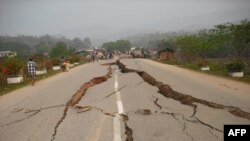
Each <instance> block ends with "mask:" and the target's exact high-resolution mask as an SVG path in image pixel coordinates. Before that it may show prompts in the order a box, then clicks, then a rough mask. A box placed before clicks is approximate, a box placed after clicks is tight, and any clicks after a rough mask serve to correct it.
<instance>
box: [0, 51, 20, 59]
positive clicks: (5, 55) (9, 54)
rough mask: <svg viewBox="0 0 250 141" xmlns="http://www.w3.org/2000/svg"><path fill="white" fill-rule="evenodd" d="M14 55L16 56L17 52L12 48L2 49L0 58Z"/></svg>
mask: <svg viewBox="0 0 250 141" xmlns="http://www.w3.org/2000/svg"><path fill="white" fill-rule="evenodd" d="M14 56H16V52H12V51H10V50H7V51H0V58H3V57H14Z"/></svg>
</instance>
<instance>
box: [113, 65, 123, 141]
mask: <svg viewBox="0 0 250 141" xmlns="http://www.w3.org/2000/svg"><path fill="white" fill-rule="evenodd" d="M117 71H118V67H117V69H116V72H115V74H114V75H115V91H116V92H115V94H116V104H117V108H118V113H117V114H116V115H115V117H114V141H122V138H121V123H120V119H121V116H120V114H123V113H124V110H123V104H122V100H121V95H120V91H118V85H119V84H118V78H117V77H118V76H117Z"/></svg>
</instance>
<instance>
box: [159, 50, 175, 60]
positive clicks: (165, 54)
mask: <svg viewBox="0 0 250 141" xmlns="http://www.w3.org/2000/svg"><path fill="white" fill-rule="evenodd" d="M172 58H174V50H173V49H169V48H166V49H163V50H161V51H159V60H171V59H172Z"/></svg>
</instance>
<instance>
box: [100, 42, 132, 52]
mask: <svg viewBox="0 0 250 141" xmlns="http://www.w3.org/2000/svg"><path fill="white" fill-rule="evenodd" d="M102 48H104V49H106V50H107V51H114V50H118V51H121V52H126V51H129V50H130V48H131V43H130V42H129V41H128V40H117V41H116V42H107V43H104V44H103V45H102Z"/></svg>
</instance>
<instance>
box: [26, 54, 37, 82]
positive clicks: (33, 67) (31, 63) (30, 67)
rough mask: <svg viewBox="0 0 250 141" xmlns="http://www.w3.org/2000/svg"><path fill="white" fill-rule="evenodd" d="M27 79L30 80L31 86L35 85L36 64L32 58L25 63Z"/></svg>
mask: <svg viewBox="0 0 250 141" xmlns="http://www.w3.org/2000/svg"><path fill="white" fill-rule="evenodd" d="M27 67H28V73H29V77H30V78H31V82H32V86H34V85H35V75H36V63H35V62H34V61H33V58H29V62H28V63H27Z"/></svg>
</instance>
